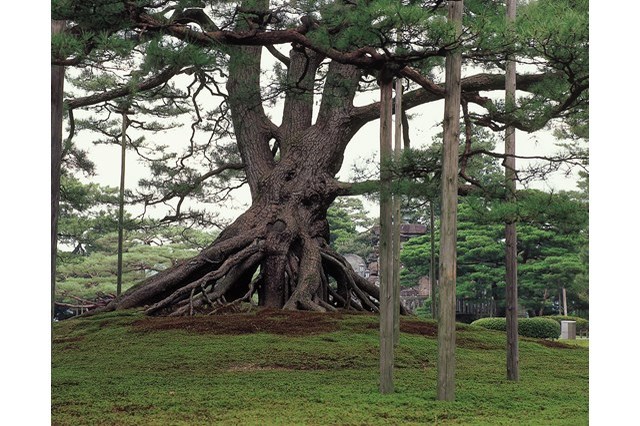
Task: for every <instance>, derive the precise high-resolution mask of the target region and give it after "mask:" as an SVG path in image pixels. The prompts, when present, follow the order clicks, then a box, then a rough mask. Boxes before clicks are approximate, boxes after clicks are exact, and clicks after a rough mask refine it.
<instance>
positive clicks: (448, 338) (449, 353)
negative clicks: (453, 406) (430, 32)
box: [437, 1, 463, 401]
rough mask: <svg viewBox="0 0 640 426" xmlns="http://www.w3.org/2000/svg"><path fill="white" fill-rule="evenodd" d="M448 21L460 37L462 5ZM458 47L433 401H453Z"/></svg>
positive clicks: (452, 76)
mask: <svg viewBox="0 0 640 426" xmlns="http://www.w3.org/2000/svg"><path fill="white" fill-rule="evenodd" d="M448 9H449V11H448V19H449V21H450V22H452V23H453V24H454V25H455V28H456V36H457V37H459V36H460V35H461V34H462V11H463V1H455V2H449V4H448ZM461 68H462V52H461V50H460V47H457V48H456V49H454V50H452V51H449V52H447V56H446V63H445V92H446V93H445V99H444V141H443V142H444V147H443V160H442V216H441V225H440V271H439V272H440V282H439V289H438V291H439V296H440V303H439V306H438V386H437V399H438V400H440V401H453V400H454V399H455V370H456V358H455V349H456V240H457V219H458V145H459V137H460V90H461V89H460V77H461Z"/></svg>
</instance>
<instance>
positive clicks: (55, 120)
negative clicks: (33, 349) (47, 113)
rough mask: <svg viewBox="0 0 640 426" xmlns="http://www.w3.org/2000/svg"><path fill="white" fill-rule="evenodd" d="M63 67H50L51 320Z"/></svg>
mask: <svg viewBox="0 0 640 426" xmlns="http://www.w3.org/2000/svg"><path fill="white" fill-rule="evenodd" d="M65 25H66V21H55V20H51V34H52V35H53V34H58V33H61V32H62V31H64V28H65ZM63 97H64V67H63V66H59V65H52V66H51V319H52V320H53V318H54V317H55V313H56V307H55V297H56V261H57V253H58V214H59V210H60V173H61V164H62V117H63Z"/></svg>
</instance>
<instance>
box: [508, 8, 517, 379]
mask: <svg viewBox="0 0 640 426" xmlns="http://www.w3.org/2000/svg"><path fill="white" fill-rule="evenodd" d="M515 19H516V0H507V24H508V25H509V26H512V25H513V23H514V22H515ZM505 91H506V94H505V104H506V108H507V111H511V112H512V111H513V110H514V108H515V103H516V63H515V61H513V60H512V58H511V57H507V63H506V75H505ZM505 155H506V158H505V163H504V166H505V180H506V188H507V200H508V201H515V198H516V178H517V177H516V159H515V155H516V129H515V127H513V126H507V128H506V130H505ZM505 246H506V249H505V250H506V253H505V264H506V291H505V296H506V307H507V312H506V317H507V318H506V321H507V379H508V380H513V381H517V380H519V379H520V371H519V370H520V368H519V355H518V352H519V349H518V237H517V234H516V224H515V221H513V220H509V221H508V222H507V223H506V225H505Z"/></svg>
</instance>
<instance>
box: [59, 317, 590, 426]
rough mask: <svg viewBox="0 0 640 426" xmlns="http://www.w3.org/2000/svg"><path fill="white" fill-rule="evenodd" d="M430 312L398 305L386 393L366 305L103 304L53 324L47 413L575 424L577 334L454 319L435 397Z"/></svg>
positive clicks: (583, 374) (191, 421) (580, 379)
mask: <svg viewBox="0 0 640 426" xmlns="http://www.w3.org/2000/svg"><path fill="white" fill-rule="evenodd" d="M435 327H436V325H435V323H434V322H432V321H428V320H420V319H417V318H415V317H412V318H404V319H403V321H402V326H401V330H402V333H401V337H400V343H399V346H398V348H397V351H396V370H395V383H396V392H395V393H394V394H391V395H381V394H380V393H379V392H378V382H377V380H378V350H379V347H378V318H377V317H376V316H373V315H347V314H331V315H329V314H313V313H299V312H294V313H284V312H280V311H259V312H253V313H249V314H230V315H223V316H208V317H195V318H177V319H167V318H146V317H143V316H142V315H140V314H137V313H133V312H125V313H117V314H116V313H111V314H105V315H100V316H95V317H90V318H84V319H73V320H67V321H62V322H59V323H55V324H54V329H53V336H54V340H53V348H52V370H51V373H52V376H51V386H52V388H51V393H52V400H51V404H52V405H51V411H52V412H51V414H52V424H53V425H70V426H71V425H73V426H76V425H118V426H120V425H209V424H216V425H218V424H220V425H244V424H247V425H377V424H380V425H383V424H384V425H399V424H402V425H419V424H420V425H423V424H461V425H503V424H504V425H514V424H517V425H571V426H575V425H587V424H588V402H589V398H588V389H589V383H588V382H589V378H588V370H589V369H588V359H589V352H588V341H580V342H573V343H572V344H565V343H563V342H558V341H547V340H536V339H522V340H521V343H520V365H521V380H520V382H518V383H513V382H509V381H507V380H506V378H505V374H506V373H505V364H506V361H505V345H506V342H505V337H504V333H502V332H496V331H489V330H484V329H482V328H478V327H472V326H467V325H464V324H458V332H457V352H456V359H457V375H456V401H455V402H452V403H446V402H438V401H436V400H435V381H436V357H437V352H436V350H437V347H436V338H435V330H436V329H435Z"/></svg>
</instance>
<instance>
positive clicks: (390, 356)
mask: <svg viewBox="0 0 640 426" xmlns="http://www.w3.org/2000/svg"><path fill="white" fill-rule="evenodd" d="M384 74H385V73H384V72H382V73H381V78H380V81H379V84H380V186H381V187H380V392H381V393H383V394H385V393H391V392H393V364H394V353H393V347H394V336H393V335H394V327H393V311H394V303H393V259H392V246H393V241H392V239H391V233H392V217H391V216H392V214H393V211H392V210H393V206H392V200H391V174H390V170H389V161H390V160H391V155H392V140H391V136H392V135H391V130H392V122H391V120H392V113H393V111H392V103H391V98H392V91H393V84H392V79H391V78H390V76H388V77H387V78H383V76H384Z"/></svg>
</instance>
